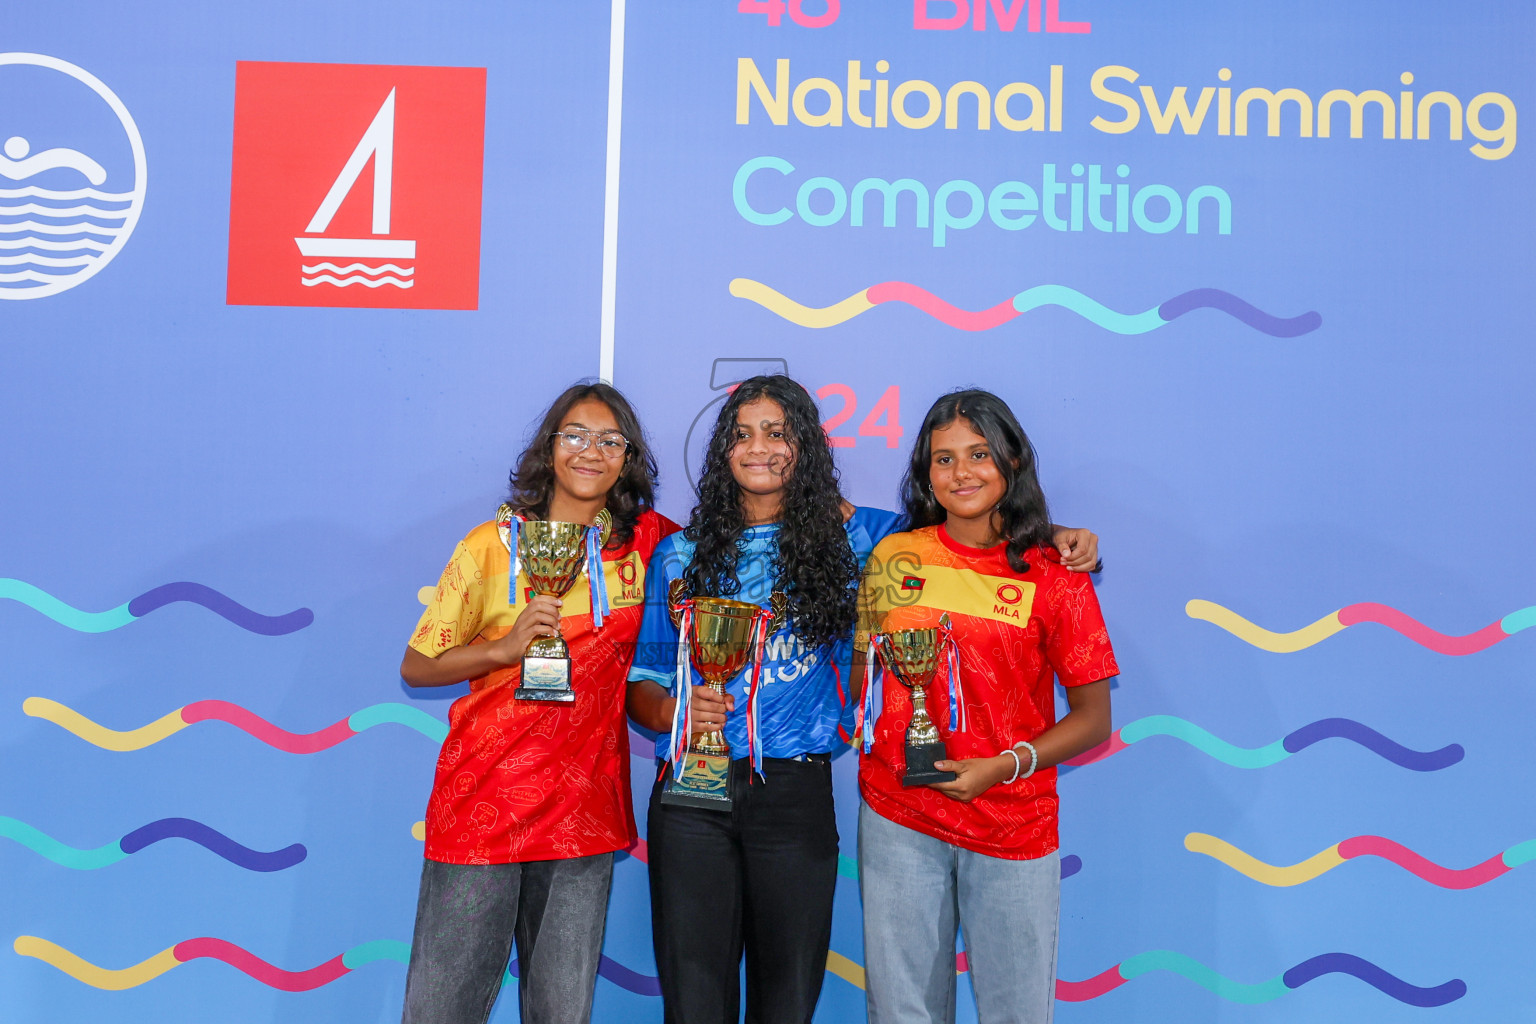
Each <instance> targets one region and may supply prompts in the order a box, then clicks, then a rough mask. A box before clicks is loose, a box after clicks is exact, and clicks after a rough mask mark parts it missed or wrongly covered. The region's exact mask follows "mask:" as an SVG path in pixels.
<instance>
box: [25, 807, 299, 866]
mask: <svg viewBox="0 0 1536 1024" xmlns="http://www.w3.org/2000/svg"><path fill="white" fill-rule="evenodd" d="M0 836H3V837H5V838H6V839H11V840H14V841H16V842H17V843H20V844H21V845H22V846H25V847H26V848H27V849H29V850H31V851H32V852H33V853H35V854H38V855H39V856H42V857H46V858H48V859H49V860H51V861H53V862H54V863H55V864H58V865H60V866H61V867H66V868H74V869H75V870H77V871H94V870H96V869H97V868H104V867H106V866H107V865H109V864H116V863H117V862H118V861H120V860H122V859H123V858H125V857H129V856H132V855H133V854H135V853H138V852H139V851H140V850H142V849H144V848H145V847H147V846H151V845H153V844H155V843H158V842H160V841H161V840H164V839H187V840H190V841H191V842H194V843H196V844H197V845H199V846H201V847H203V848H204V849H206V850H208V851H209V852H210V853H214V854H217V855H218V856H220V857H223V858H224V859H225V860H227V861H229V862H230V863H231V864H233V865H235V866H236V867H242V868H245V869H246V870H247V871H282V870H283V869H285V868H291V867H293V866H294V865H295V864H297V863H299V862H300V861H302V860H303V859H304V858H305V857H306V856H308V855H309V851H308V850H306V849H305V848H304V846H303V845H302V844H300V843H294V844H293V845H292V846H285V847H283V848H282V849H281V850H273V851H271V852H270V853H263V852H262V851H260V850H253V849H251V848H250V847H248V846H243V845H241V844H240V843H237V842H235V841H234V840H233V839H231V838H229V837H228V836H226V835H225V834H224V833H222V832H220V831H218V830H217V829H214V828H211V827H209V826H207V825H204V824H203V823H202V822H200V821H194V820H193V819H191V818H161V819H160V820H159V821H152V822H150V823H149V824H148V825H144V826H141V827H140V828H136V829H134V830H133V831H132V832H129V833H128V834H127V835H125V836H123V838H121V839H119V840H116V841H115V842H111V843H107V844H106V845H105V846H98V847H96V848H95V849H94V850H79V849H76V848H75V847H73V846H68V845H66V844H64V843H61V842H60V841H59V840H57V839H55V838H53V837H52V836H50V835H48V834H47V833H46V832H43V831H41V830H39V829H37V828H34V827H33V826H31V825H28V824H27V823H26V822H24V821H21V820H20V819H17V818H6V817H0Z"/></svg>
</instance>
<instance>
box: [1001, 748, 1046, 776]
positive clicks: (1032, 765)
mask: <svg viewBox="0 0 1536 1024" xmlns="http://www.w3.org/2000/svg"><path fill="white" fill-rule="evenodd" d="M1020 747H1028V748H1029V771H1027V772H1025V773H1024V774H1023V775H1019V774H1018V773H1017V772H1015V773H1014V775H1015V777H1016V778H1021V779H1027V778H1029V777H1030V776H1031V775H1033V774H1035V769H1036V768H1038V767H1039V766H1040V754H1039V752H1038V751H1036V750H1035V745H1034V744H1033V743H1031V742H1029V740H1020V741H1019V742H1017V743H1015V744H1014V745H1013V747H1012V748H1011V749H1012V750H1014V751H1015V753H1014V755H1013V756H1014V757H1015V758H1017V757H1018V756H1019V755H1018V753H1017V751H1018V749H1019V748H1020ZM1008 781H1009V782H1012V781H1014V780H1013V779H1009V780H1008Z"/></svg>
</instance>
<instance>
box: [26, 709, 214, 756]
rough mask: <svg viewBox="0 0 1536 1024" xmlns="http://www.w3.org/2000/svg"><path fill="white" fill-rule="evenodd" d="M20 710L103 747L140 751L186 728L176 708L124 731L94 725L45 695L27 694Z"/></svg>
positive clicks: (106, 748)
mask: <svg viewBox="0 0 1536 1024" xmlns="http://www.w3.org/2000/svg"><path fill="white" fill-rule="evenodd" d="M21 710H22V711H24V712H25V713H27V714H29V715H31V716H32V717H33V718H42V719H46V720H48V721H50V722H52V723H53V724H54V725H57V726H59V727H60V728H61V729H67V730H69V731H70V732H72V733H74V734H75V735H76V736H78V737H80V738H81V739H83V740H85V741H86V742H87V743H94V744H95V745H96V746H98V747H101V748H103V749H105V750H143V749H144V748H145V747H147V746H150V745H152V744H155V743H159V742H160V741H161V740H163V739H165V738H166V737H167V736H169V735H171V734H172V733H175V732H180V731H181V730H183V729H185V728H186V727H187V723H186V722H185V721H183V720H182V717H181V709H180V708H177V709H176V710H175V711H172V712H170V713H169V714H167V715H165V716H163V717H161V718H158V719H156V720H155V721H153V722H150V723H149V724H148V725H141V726H139V728H137V729H129V730H128V731H126V732H118V731H117V730H115V729H108V728H106V727H104V726H100V725H97V724H96V723H95V722H93V721H91V720H90V719H89V718H86V717H85V716H84V715H82V714H81V713H80V712H78V711H76V710H75V709H73V708H68V707H65V706H64V705H63V704H60V703H59V702H58V701H56V700H49V699H48V698H47V697H28V698H27V699H26V700H24V701H22V702H21Z"/></svg>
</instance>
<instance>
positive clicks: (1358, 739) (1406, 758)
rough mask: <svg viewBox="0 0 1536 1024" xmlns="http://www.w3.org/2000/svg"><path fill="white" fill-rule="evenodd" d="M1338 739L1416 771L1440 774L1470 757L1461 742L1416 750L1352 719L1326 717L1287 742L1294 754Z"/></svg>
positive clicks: (1303, 728) (1304, 727)
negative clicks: (1437, 747)
mask: <svg viewBox="0 0 1536 1024" xmlns="http://www.w3.org/2000/svg"><path fill="white" fill-rule="evenodd" d="M1334 738H1337V739H1341V740H1350V741H1352V742H1354V743H1358V744H1360V745H1361V746H1362V747H1364V748H1365V749H1367V750H1369V751H1370V752H1371V753H1373V754H1376V755H1378V756H1380V757H1383V758H1386V759H1387V760H1388V761H1391V762H1392V763H1393V764H1396V765H1400V766H1401V767H1403V768H1407V769H1409V770H1411V771H1416V772H1437V771H1439V770H1440V769H1442V768H1448V767H1450V766H1451V765H1453V764H1455V763H1456V762H1458V761H1460V760H1461V759H1462V758H1464V757H1466V756H1467V752H1466V750H1464V749H1463V748H1462V746H1461V744H1460V743H1452V744H1450V745H1448V746H1444V747H1441V748H1440V749H1439V750H1413V749H1410V748H1408V747H1405V746H1403V745H1402V744H1401V743H1398V742H1397V741H1396V740H1392V739H1388V738H1387V737H1385V736H1383V735H1382V734H1381V733H1379V732H1377V731H1376V730H1375V729H1372V728H1371V727H1370V726H1368V725H1364V724H1362V723H1360V722H1356V721H1354V720H1353V719H1350V718H1324V719H1321V720H1319V721H1316V722H1313V723H1312V724H1311V725H1304V726H1302V727H1301V728H1300V729H1297V730H1296V731H1295V732H1293V733H1291V734H1290V735H1289V736H1287V737H1286V738H1285V740H1284V741H1283V742H1284V744H1285V749H1286V750H1288V751H1290V752H1291V753H1293V754H1294V753H1296V752H1297V751H1298V750H1305V749H1306V748H1307V747H1310V746H1311V745H1312V744H1314V743H1317V742H1320V741H1322V740H1326V739H1334Z"/></svg>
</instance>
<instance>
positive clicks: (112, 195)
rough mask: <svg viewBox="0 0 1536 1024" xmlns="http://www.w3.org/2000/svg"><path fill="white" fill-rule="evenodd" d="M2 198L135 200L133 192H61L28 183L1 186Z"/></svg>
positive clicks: (89, 190)
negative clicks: (13, 186) (21, 185)
mask: <svg viewBox="0 0 1536 1024" xmlns="http://www.w3.org/2000/svg"><path fill="white" fill-rule="evenodd" d="M0 199H54V200H60V201H63V200H69V199H95V200H97V201H99V202H104V203H122V204H124V205H128V204H131V203H132V202H133V193H132V192H102V191H100V190H99V189H94V188H76V189H69V190H66V191H63V192H60V191H58V190H56V189H51V188H39V187H38V186H36V185H28V186H27V187H26V188H0Z"/></svg>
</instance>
